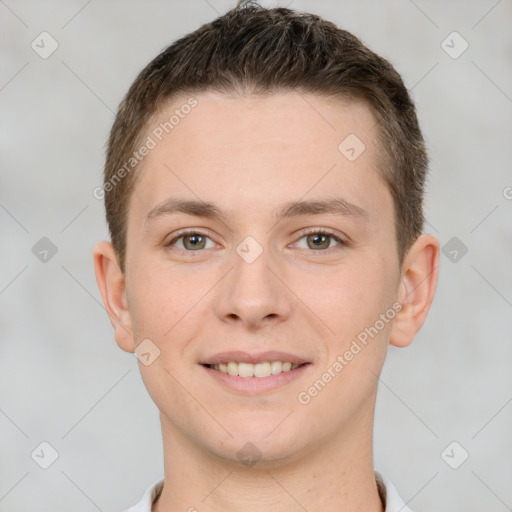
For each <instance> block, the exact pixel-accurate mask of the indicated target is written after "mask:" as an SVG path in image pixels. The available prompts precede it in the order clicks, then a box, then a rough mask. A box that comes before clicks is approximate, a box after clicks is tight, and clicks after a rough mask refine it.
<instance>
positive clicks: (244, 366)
mask: <svg viewBox="0 0 512 512" xmlns="http://www.w3.org/2000/svg"><path fill="white" fill-rule="evenodd" d="M208 366H209V367H210V368H213V369H214V370H218V371H220V372H222V373H227V374H229V375H232V376H233V377H236V376H238V377H270V375H278V374H279V373H283V372H289V371H290V370H295V368H298V367H299V366H301V365H299V364H298V363H294V364H292V363H291V362H290V361H285V362H282V361H264V362H263V363H257V364H251V363H237V362H235V361H230V362H228V363H220V364H215V365H208Z"/></svg>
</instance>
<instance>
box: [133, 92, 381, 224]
mask: <svg viewBox="0 0 512 512" xmlns="http://www.w3.org/2000/svg"><path fill="white" fill-rule="evenodd" d="M191 97H193V99H194V101H195V102H196V103H195V106H194V107H193V108H190V107H187V108H185V107H184V106H186V105H191V104H193V102H191V101H190V98H191ZM377 136H378V131H377V124H376V120H375V118H374V116H373V114H372V113H371V111H370V109H369V108H368V107H367V106H366V105H365V104H364V103H362V102H357V103H356V102H349V101H347V100H345V99H341V98H327V97H324V96H319V95H315V94H304V93H297V92H280V93H274V94H269V95H245V96H238V97H233V96H228V95H225V94H221V93H216V92H208V93H201V94H196V95H193V96H192V95H189V96H182V97H180V98H179V99H178V98H176V99H174V100H173V101H172V102H169V103H168V104H167V105H165V107H164V108H162V109H160V111H159V112H158V115H156V116H154V117H153V119H152V121H151V123H150V124H149V126H148V128H147V130H146V133H145V134H144V137H151V138H152V139H153V140H154V143H155V145H154V148H152V149H151V150H150V151H149V152H148V154H147V156H146V157H145V158H144V160H143V161H142V162H141V165H140V166H139V169H138V170H137V172H138V173H139V172H140V173H141V175H140V177H139V179H138V181H137V185H136V187H135V190H134V192H133V196H134V197H133V203H134V205H133V208H135V209H136V210H137V216H140V215H142V214H143V213H147V212H148V211H149V210H150V209H151V208H153V207H154V206H155V205H156V204H158V203H159V202H161V201H163V200H165V199H166V197H168V196H169V195H172V194H174V193H175V192H181V193H182V195H184V196H187V197H189V198H194V199H200V200H204V201H208V200H212V199H214V200H217V199H218V200H219V201H220V202H222V201H224V202H225V204H226V205H228V204H229V207H230V208H231V209H233V210H236V207H237V206H238V207H240V208H241V209H246V210H247V209H248V208H253V207H254V208H258V207H259V208H261V207H262V206H263V204H264V203H267V204H268V205H272V207H276V206H278V205H279V204H280V203H282V202H285V201H286V200H289V199H290V198H292V199H299V198H302V197H304V196H306V195H310V197H311V198H313V197H314V196H317V195H324V196H325V195H326V194H328V193H331V192H333V190H334V189H336V191H337V192H339V193H340V194H341V195H345V196H347V197H348V196H349V198H350V199H351V200H352V202H355V203H357V202H358V201H359V203H363V204H365V203H366V204H368V203H369V205H370V206H372V205H373V207H374V209H375V208H378V207H379V206H380V207H385V206H386V205H384V204H379V198H378V197H374V196H378V195H379V194H380V195H381V196H382V195H384V196H385V195H386V187H385V186H384V183H383V182H382V180H381V179H380V176H379V173H378V172H377V170H376V154H377V150H378V148H377V145H378V142H377ZM388 200H389V198H385V197H384V198H380V201H381V202H382V201H388ZM130 210H132V208H130ZM370 210H371V208H370Z"/></svg>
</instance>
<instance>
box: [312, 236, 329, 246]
mask: <svg viewBox="0 0 512 512" xmlns="http://www.w3.org/2000/svg"><path fill="white" fill-rule="evenodd" d="M312 236H313V238H314V240H315V241H314V242H313V243H314V245H315V246H316V247H319V245H320V244H322V240H321V239H322V238H323V243H324V244H325V240H326V239H327V237H328V235H322V234H317V235H312ZM319 239H320V240H319ZM317 241H319V242H320V244H317Z"/></svg>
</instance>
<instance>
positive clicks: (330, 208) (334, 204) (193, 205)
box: [144, 197, 368, 225]
mask: <svg viewBox="0 0 512 512" xmlns="http://www.w3.org/2000/svg"><path fill="white" fill-rule="evenodd" d="M177 213H185V214H187V215H194V216H196V217H205V218H210V219H218V220H221V221H223V222H224V221H225V220H227V218H228V217H229V216H232V215H233V213H232V212H230V211H222V210H221V209H220V208H219V207H218V206H216V205H215V204H214V203H210V202H205V201H197V200H192V199H179V198H173V197H171V198H169V199H166V200H165V201H163V202H162V203H160V204H158V205H156V206H155V207H154V208H153V209H152V210H151V211H150V212H149V213H148V214H147V215H146V218H145V220H144V224H145V225H146V224H147V223H148V222H150V221H151V220H153V219H155V218H157V217H161V216H164V215H172V214H177ZM272 213H273V216H274V218H275V220H276V222H277V221H280V220H282V219H285V218H291V217H296V216H299V215H320V214H325V213H327V214H335V215H343V216H346V217H356V218H361V219H363V220H368V213H367V212H366V210H364V209H363V208H361V207H360V206H357V205H356V204H353V203H350V202H348V201H346V200H345V199H343V198H341V197H332V198H328V199H317V200H313V201H291V202H289V203H286V204H285V205H284V206H282V207H281V208H279V209H274V211H273V212H272Z"/></svg>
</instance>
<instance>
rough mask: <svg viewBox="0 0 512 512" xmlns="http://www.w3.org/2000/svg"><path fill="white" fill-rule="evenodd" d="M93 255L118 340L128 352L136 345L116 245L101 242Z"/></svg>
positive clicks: (101, 291) (102, 292)
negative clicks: (115, 249)
mask: <svg viewBox="0 0 512 512" xmlns="http://www.w3.org/2000/svg"><path fill="white" fill-rule="evenodd" d="M93 257H94V271H95V273H96V282H97V283H98V288H99V289H100V293H101V297H102V298H103V303H104V304H105V309H106V310H107V313H108V316H109V318H110V321H111V323H112V325H113V327H114V336H115V339H116V342H117V344H118V345H119V347H121V348H122V349H123V350H125V351H126V352H133V351H134V350H135V345H134V341H133V330H132V322H131V317H130V312H129V309H128V302H127V300H126V286H125V277H124V275H123V273H122V271H121V268H120V266H119V264H118V260H117V255H116V253H115V251H114V247H113V246H112V244H111V243H109V242H106V241H102V242H99V243H98V244H97V245H96V246H95V247H94V250H93Z"/></svg>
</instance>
